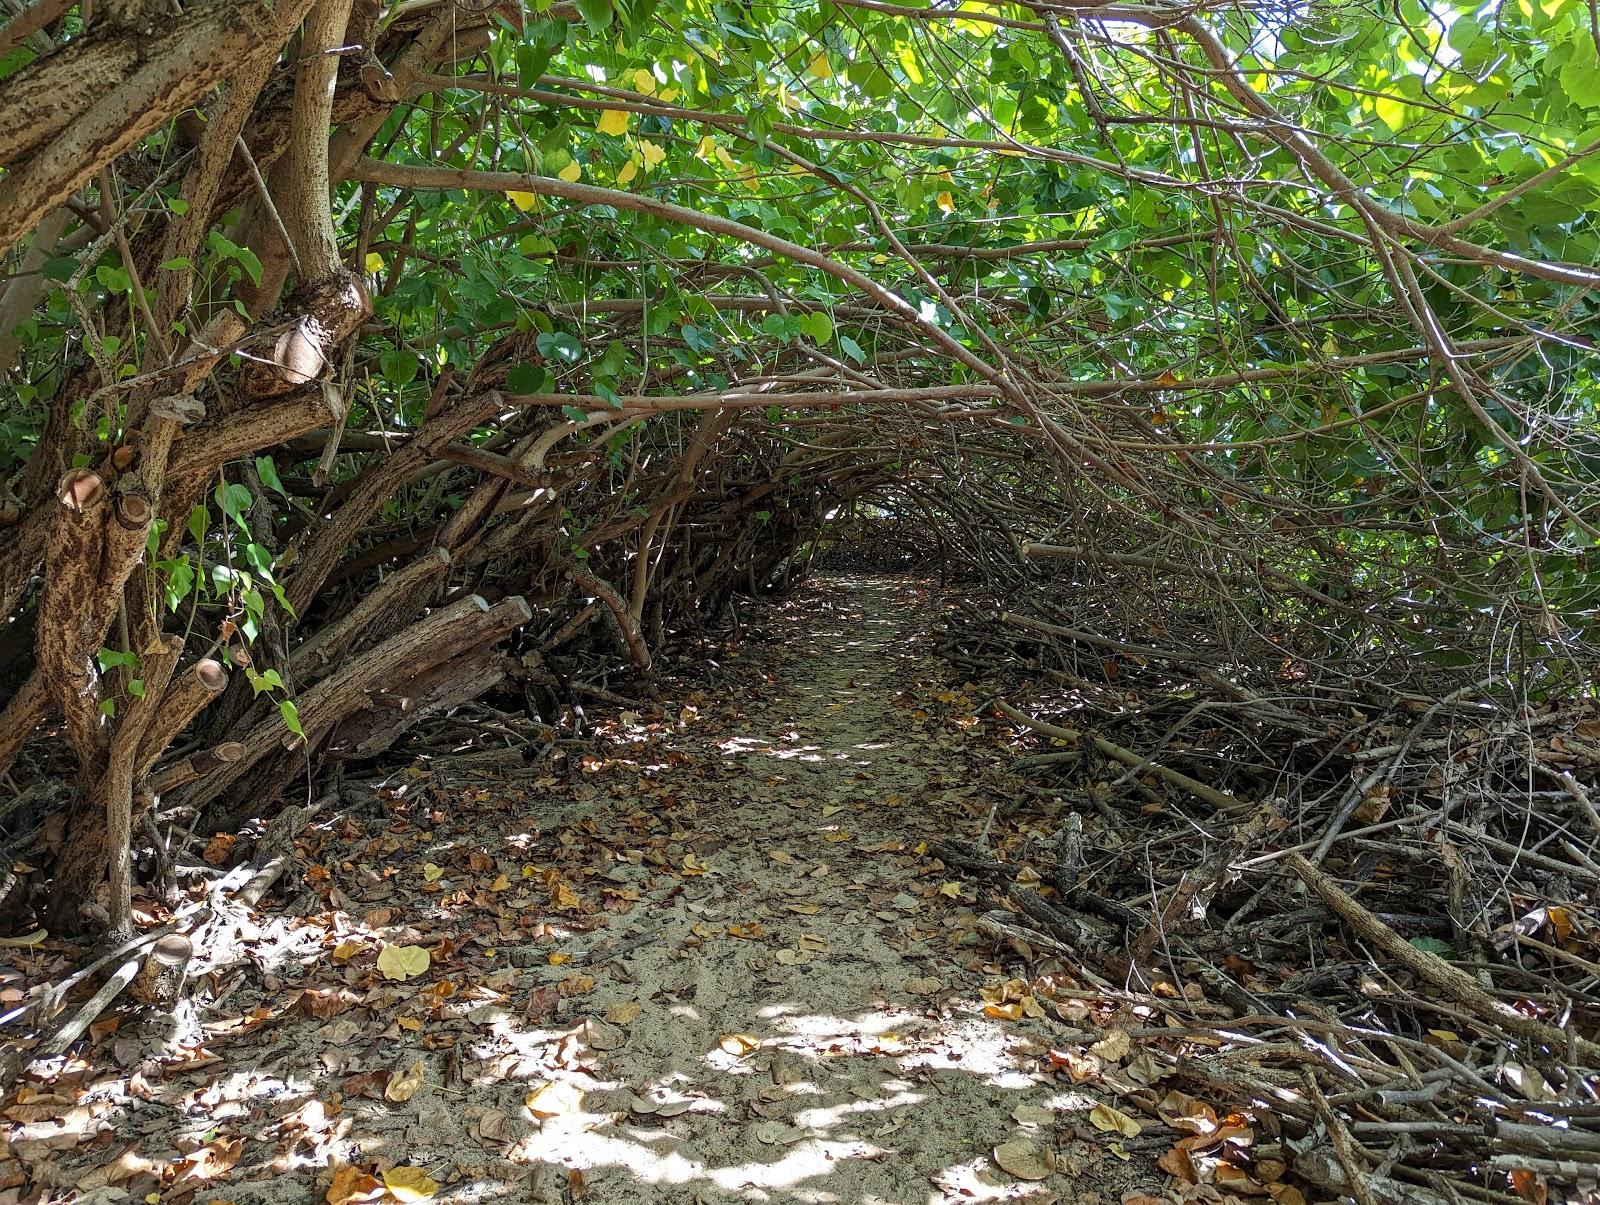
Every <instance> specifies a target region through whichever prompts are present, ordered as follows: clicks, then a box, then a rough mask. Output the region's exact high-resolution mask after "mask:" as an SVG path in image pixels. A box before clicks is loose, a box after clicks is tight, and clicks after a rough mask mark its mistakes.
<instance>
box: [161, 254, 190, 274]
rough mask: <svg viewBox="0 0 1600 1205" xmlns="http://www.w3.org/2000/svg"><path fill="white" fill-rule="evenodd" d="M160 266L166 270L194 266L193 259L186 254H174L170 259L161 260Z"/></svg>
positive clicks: (172, 270)
mask: <svg viewBox="0 0 1600 1205" xmlns="http://www.w3.org/2000/svg"><path fill="white" fill-rule="evenodd" d="M161 266H162V268H164V269H166V271H168V272H177V271H180V270H181V269H183V268H192V267H194V260H192V259H190V258H189V257H188V256H187V255H174V256H173V257H172V258H171V259H164V260H162V261H161Z"/></svg>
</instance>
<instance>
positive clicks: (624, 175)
mask: <svg viewBox="0 0 1600 1205" xmlns="http://www.w3.org/2000/svg"><path fill="white" fill-rule="evenodd" d="M638 174H639V165H638V164H637V163H635V162H634V161H633V160H632V159H629V160H628V161H627V162H626V163H624V164H623V165H622V170H621V171H619V172H618V173H617V183H618V184H626V183H627V182H628V181H629V180H631V179H633V178H634V177H635V176H637V175H638Z"/></svg>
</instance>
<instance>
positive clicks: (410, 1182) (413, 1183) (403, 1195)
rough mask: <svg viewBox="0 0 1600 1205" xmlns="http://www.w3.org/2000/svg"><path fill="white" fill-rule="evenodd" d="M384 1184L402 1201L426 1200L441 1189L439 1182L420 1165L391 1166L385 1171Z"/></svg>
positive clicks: (396, 1198) (395, 1197)
mask: <svg viewBox="0 0 1600 1205" xmlns="http://www.w3.org/2000/svg"><path fill="white" fill-rule="evenodd" d="M383 1186H384V1187H385V1188H387V1189H388V1190H389V1192H390V1194H391V1195H393V1197H394V1199H395V1200H397V1201H402V1202H409V1201H426V1200H427V1199H428V1198H429V1197H431V1196H433V1194H434V1193H436V1192H438V1191H439V1182H438V1181H437V1180H435V1179H433V1178H432V1177H431V1176H429V1175H428V1173H427V1172H425V1171H423V1170H422V1169H421V1168H420V1167H391V1168H390V1169H389V1170H388V1171H386V1172H384V1173H383Z"/></svg>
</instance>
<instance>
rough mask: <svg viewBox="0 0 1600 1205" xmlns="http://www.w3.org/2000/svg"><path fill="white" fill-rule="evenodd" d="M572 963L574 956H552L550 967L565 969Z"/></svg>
mask: <svg viewBox="0 0 1600 1205" xmlns="http://www.w3.org/2000/svg"><path fill="white" fill-rule="evenodd" d="M571 961H572V955H571V954H552V955H550V965H551V966H553V967H564V966H566V965H567V963H569V962H571Z"/></svg>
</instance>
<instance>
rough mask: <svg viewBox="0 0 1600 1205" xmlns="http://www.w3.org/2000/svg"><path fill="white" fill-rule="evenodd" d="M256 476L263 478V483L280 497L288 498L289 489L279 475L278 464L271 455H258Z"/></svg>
mask: <svg viewBox="0 0 1600 1205" xmlns="http://www.w3.org/2000/svg"><path fill="white" fill-rule="evenodd" d="M256 476H257V477H259V478H261V484H262V485H264V486H266V487H267V488H268V489H269V490H271V491H272V492H273V493H275V494H277V495H278V496H279V497H280V498H285V499H287V498H288V497H289V491H288V490H286V489H284V488H283V481H282V480H281V479H280V478H279V477H278V464H277V461H275V460H273V459H272V457H270V456H257V457H256Z"/></svg>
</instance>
